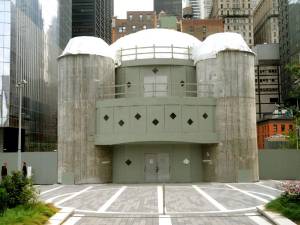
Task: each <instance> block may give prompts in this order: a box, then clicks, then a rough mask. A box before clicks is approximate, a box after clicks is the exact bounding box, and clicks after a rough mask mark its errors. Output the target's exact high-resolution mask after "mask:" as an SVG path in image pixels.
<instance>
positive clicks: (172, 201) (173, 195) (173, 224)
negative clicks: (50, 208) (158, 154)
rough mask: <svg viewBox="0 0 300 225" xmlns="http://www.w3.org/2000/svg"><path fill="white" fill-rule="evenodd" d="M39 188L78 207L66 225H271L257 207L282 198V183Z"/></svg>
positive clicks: (58, 201) (60, 201)
mask: <svg viewBox="0 0 300 225" xmlns="http://www.w3.org/2000/svg"><path fill="white" fill-rule="evenodd" d="M38 188H39V190H40V198H41V199H42V200H44V201H46V202H52V203H54V204H55V205H57V206H58V207H73V208H75V212H74V214H73V216H72V217H71V218H69V219H68V220H67V221H66V222H65V223H64V224H65V225H73V224H76V225H79V224H93V225H94V224H100V225H135V224H136V225H213V224H222V225H226V224H228V225H257V224H260V225H268V224H272V223H270V222H269V221H267V220H266V219H265V218H264V217H262V216H261V215H260V214H259V213H258V212H257V210H256V206H259V205H263V204H265V203H267V202H269V201H270V200H272V199H274V198H275V197H277V196H279V195H280V194H281V191H280V183H279V182H278V181H261V182H259V183H238V184H237V183H234V184H223V183H198V184H166V185H163V184H134V185H132V184H126V185H117V184H103V185H99V184H95V185H57V184H55V185H45V186H44V185H41V186H38Z"/></svg>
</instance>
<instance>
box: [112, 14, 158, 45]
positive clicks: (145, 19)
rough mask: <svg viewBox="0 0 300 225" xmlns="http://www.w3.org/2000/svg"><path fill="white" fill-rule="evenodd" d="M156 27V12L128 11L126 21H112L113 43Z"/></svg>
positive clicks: (116, 19)
mask: <svg viewBox="0 0 300 225" xmlns="http://www.w3.org/2000/svg"><path fill="white" fill-rule="evenodd" d="M156 27H157V18H156V13H155V11H128V12H127V18H126V19H118V18H117V17H114V18H113V19H112V42H115V41H116V40H118V39H119V38H121V37H123V36H125V35H127V34H131V33H135V32H137V31H140V30H145V29H151V28H156Z"/></svg>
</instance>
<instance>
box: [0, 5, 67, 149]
mask: <svg viewBox="0 0 300 225" xmlns="http://www.w3.org/2000/svg"><path fill="white" fill-rule="evenodd" d="M71 4H72V3H71V0H66V1H65V0H64V1H57V0H53V1H51V3H49V1H47V0H28V1H23V0H15V1H11V0H2V1H0V99H1V104H0V152H2V151H4V152H12V151H17V146H18V122H19V120H18V117H19V89H18V88H16V84H17V83H18V82H19V81H21V80H23V79H25V80H26V81H27V85H26V86H25V87H24V88H23V91H22V93H23V94H22V96H23V97H22V103H23V104H22V115H23V118H22V130H23V132H22V134H23V135H22V140H23V142H22V150H25V151H53V150H55V149H57V76H58V74H57V73H58V72H57V57H58V55H59V54H61V52H62V49H64V48H65V46H66V44H67V42H68V40H69V39H70V38H71V19H72V17H71ZM49 9H51V13H50V14H49Z"/></svg>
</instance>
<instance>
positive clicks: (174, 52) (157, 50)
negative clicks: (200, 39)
mask: <svg viewBox="0 0 300 225" xmlns="http://www.w3.org/2000/svg"><path fill="white" fill-rule="evenodd" d="M174 38H176V37H174ZM162 58H165V59H185V60H190V59H192V51H191V48H189V47H176V46H173V45H171V46H157V45H153V46H147V47H135V48H126V49H121V50H119V52H118V54H117V61H118V62H122V61H129V60H137V59H162Z"/></svg>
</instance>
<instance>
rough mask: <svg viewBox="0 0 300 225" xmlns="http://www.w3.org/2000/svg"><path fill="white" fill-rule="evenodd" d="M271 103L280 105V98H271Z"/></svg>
mask: <svg viewBox="0 0 300 225" xmlns="http://www.w3.org/2000/svg"><path fill="white" fill-rule="evenodd" d="M270 103H278V98H270Z"/></svg>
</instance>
